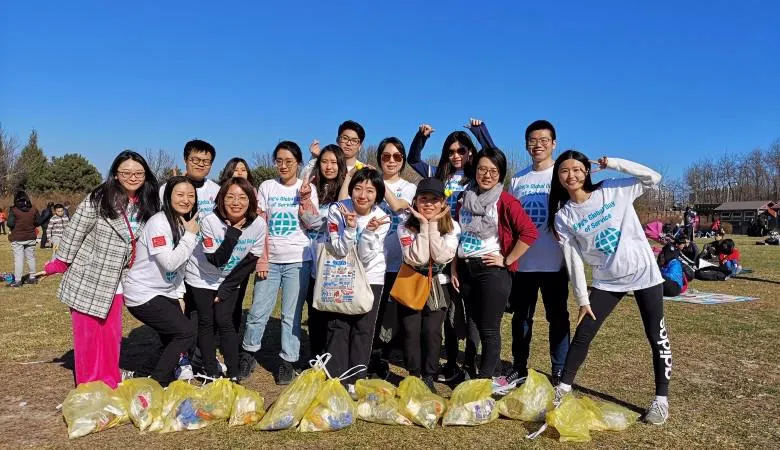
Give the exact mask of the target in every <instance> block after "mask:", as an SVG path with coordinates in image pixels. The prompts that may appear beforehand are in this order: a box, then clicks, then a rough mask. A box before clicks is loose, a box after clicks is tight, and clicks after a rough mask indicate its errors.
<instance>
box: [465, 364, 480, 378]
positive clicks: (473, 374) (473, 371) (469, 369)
mask: <svg viewBox="0 0 780 450" xmlns="http://www.w3.org/2000/svg"><path fill="white" fill-rule="evenodd" d="M463 371H464V372H466V376H465V378H466V379H467V380H476V379H477V375H478V374H477V368H476V367H474V366H466V365H464V366H463Z"/></svg>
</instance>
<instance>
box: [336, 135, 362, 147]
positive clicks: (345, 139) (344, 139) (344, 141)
mask: <svg viewBox="0 0 780 450" xmlns="http://www.w3.org/2000/svg"><path fill="white" fill-rule="evenodd" d="M339 142H341V143H342V144H351V145H359V144H360V139H359V138H351V137H349V136H347V135H345V134H342V135H341V136H339Z"/></svg>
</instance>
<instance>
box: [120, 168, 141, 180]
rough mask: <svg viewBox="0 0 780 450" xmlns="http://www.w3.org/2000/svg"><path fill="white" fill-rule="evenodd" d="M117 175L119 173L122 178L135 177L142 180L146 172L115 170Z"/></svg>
mask: <svg viewBox="0 0 780 450" xmlns="http://www.w3.org/2000/svg"><path fill="white" fill-rule="evenodd" d="M117 175H119V178H121V179H123V180H129V179H131V178H135V179H137V180H142V179H144V178H146V172H144V171H139V172H131V171H129V170H119V171H117Z"/></svg>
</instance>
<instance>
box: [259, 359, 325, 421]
mask: <svg viewBox="0 0 780 450" xmlns="http://www.w3.org/2000/svg"><path fill="white" fill-rule="evenodd" d="M323 384H325V372H324V371H323V370H322V369H321V368H319V367H316V368H311V369H306V370H304V371H303V372H301V374H300V375H298V376H297V377H296V378H295V379H294V380H293V381H292V383H290V384H289V385H288V386H287V387H286V388H285V389H284V390H283V391H282V393H281V395H279V398H278V399H277V400H276V402H274V404H273V406H271V409H269V410H268V412H267V413H266V414H265V416H264V417H263V419H262V420H260V423H258V424H257V425H256V426H255V429H258V430H265V431H270V430H286V429H288V428H293V427H294V426H296V425H298V423H299V422H300V421H301V419H302V418H303V414H304V413H305V412H306V410H307V409H308V408H309V405H311V402H312V401H314V398H315V397H316V396H317V394H318V393H319V392H320V389H321V388H322V385H323Z"/></svg>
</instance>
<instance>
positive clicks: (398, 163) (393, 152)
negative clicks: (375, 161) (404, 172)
mask: <svg viewBox="0 0 780 450" xmlns="http://www.w3.org/2000/svg"><path fill="white" fill-rule="evenodd" d="M380 160H381V161H380V165H381V167H382V173H383V174H384V175H385V177H386V178H391V177H394V176H396V175H398V173H399V172H400V171H401V167H402V165H403V161H404V156H403V154H402V153H401V152H400V151H399V150H398V147H396V146H395V145H393V144H387V145H385V148H383V149H382V156H381V157H380Z"/></svg>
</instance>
